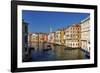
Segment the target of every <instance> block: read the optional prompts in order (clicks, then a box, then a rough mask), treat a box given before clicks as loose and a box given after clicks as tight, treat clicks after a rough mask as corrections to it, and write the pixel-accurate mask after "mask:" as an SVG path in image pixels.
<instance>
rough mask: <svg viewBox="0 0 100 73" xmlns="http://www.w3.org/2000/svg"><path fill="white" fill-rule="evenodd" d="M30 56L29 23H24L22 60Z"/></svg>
mask: <svg viewBox="0 0 100 73" xmlns="http://www.w3.org/2000/svg"><path fill="white" fill-rule="evenodd" d="M27 54H28V23H26V22H25V21H24V20H23V21H22V58H23V61H24V60H25V57H26V55H27Z"/></svg>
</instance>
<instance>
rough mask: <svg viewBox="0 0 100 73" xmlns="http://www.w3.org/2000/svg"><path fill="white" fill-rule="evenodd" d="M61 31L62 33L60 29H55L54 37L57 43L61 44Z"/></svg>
mask: <svg viewBox="0 0 100 73" xmlns="http://www.w3.org/2000/svg"><path fill="white" fill-rule="evenodd" d="M60 33H61V31H60V30H57V31H55V37H54V38H55V40H54V41H55V44H59V45H60V44H61V41H60V38H61V37H60Z"/></svg>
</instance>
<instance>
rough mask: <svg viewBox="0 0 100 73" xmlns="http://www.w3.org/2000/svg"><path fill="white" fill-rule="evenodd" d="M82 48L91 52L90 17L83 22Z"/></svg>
mask: <svg viewBox="0 0 100 73" xmlns="http://www.w3.org/2000/svg"><path fill="white" fill-rule="evenodd" d="M81 48H82V49H84V50H86V51H88V52H89V51H90V17H87V18H86V19H84V20H83V21H81Z"/></svg>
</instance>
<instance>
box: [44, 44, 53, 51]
mask: <svg viewBox="0 0 100 73" xmlns="http://www.w3.org/2000/svg"><path fill="white" fill-rule="evenodd" d="M49 50H52V47H51V45H47V47H46V48H44V49H43V51H49Z"/></svg>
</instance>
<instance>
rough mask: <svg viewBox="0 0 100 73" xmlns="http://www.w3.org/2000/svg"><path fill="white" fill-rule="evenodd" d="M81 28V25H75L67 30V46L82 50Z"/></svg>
mask: <svg viewBox="0 0 100 73" xmlns="http://www.w3.org/2000/svg"><path fill="white" fill-rule="evenodd" d="M80 32H81V26H80V24H73V25H72V26H70V27H67V28H65V38H64V39H65V46H66V47H71V48H80V47H81V43H80V38H81V33H80Z"/></svg>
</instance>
